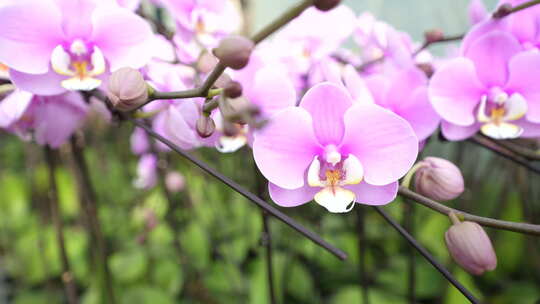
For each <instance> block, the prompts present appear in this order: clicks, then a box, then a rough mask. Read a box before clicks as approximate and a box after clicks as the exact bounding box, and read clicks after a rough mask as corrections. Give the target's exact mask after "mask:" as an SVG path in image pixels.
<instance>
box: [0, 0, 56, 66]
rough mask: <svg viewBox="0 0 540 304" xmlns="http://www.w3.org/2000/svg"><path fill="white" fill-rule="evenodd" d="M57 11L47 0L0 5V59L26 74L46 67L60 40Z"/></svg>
mask: <svg viewBox="0 0 540 304" xmlns="http://www.w3.org/2000/svg"><path fill="white" fill-rule="evenodd" d="M60 22H61V12H60V11H59V10H58V8H57V7H56V5H55V4H54V3H53V2H51V1H49V0H43V1H21V3H17V4H12V5H7V6H4V7H1V8H0V28H2V30H1V31H0V45H1V46H2V47H0V62H2V63H4V64H6V65H7V66H9V67H10V68H12V69H16V70H19V71H21V72H24V73H30V74H43V73H47V71H48V70H49V61H50V58H51V53H52V51H53V49H54V48H55V47H56V46H57V45H59V44H60V43H61V42H62V35H63V34H62V28H61V25H60Z"/></svg>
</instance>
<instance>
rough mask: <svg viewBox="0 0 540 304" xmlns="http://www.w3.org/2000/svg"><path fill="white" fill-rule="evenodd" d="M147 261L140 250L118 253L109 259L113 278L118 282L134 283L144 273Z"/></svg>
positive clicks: (134, 249)
mask: <svg viewBox="0 0 540 304" xmlns="http://www.w3.org/2000/svg"><path fill="white" fill-rule="evenodd" d="M147 266H148V261H147V259H146V255H145V253H144V252H143V251H142V250H137V249H136V248H133V249H128V250H126V251H120V252H117V253H115V254H113V255H112V256H111V257H110V267H111V271H112V274H113V277H114V278H115V280H117V281H118V282H122V283H134V282H136V281H137V280H138V279H140V278H142V277H143V276H144V274H145V273H146V269H147Z"/></svg>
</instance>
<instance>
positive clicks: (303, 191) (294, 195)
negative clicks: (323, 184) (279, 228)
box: [268, 183, 320, 207]
mask: <svg viewBox="0 0 540 304" xmlns="http://www.w3.org/2000/svg"><path fill="white" fill-rule="evenodd" d="M319 190H320V188H317V187H310V186H308V185H304V186H302V187H300V188H297V189H292V190H289V189H285V188H281V187H279V186H276V185H274V184H272V183H268V192H269V194H270V198H271V199H272V200H273V201H274V202H276V204H278V205H280V206H282V207H296V206H300V205H303V204H305V203H307V202H310V201H311V200H313V197H314V196H315V194H317V192H318V191H319Z"/></svg>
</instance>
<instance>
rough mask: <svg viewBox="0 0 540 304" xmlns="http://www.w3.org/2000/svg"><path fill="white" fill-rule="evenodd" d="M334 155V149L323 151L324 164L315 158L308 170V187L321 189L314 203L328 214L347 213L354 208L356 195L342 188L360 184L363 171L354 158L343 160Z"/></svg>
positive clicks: (352, 156)
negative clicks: (323, 208) (328, 212)
mask: <svg viewBox="0 0 540 304" xmlns="http://www.w3.org/2000/svg"><path fill="white" fill-rule="evenodd" d="M335 153H338V154H339V152H337V150H335V147H329V148H328V147H327V149H325V157H324V158H325V162H324V163H321V161H320V160H319V156H315V158H314V159H313V161H312V162H311V165H310V166H309V169H308V174H307V179H308V185H309V186H311V187H320V188H322V189H321V190H320V191H319V192H317V194H316V195H315V197H314V200H315V202H317V203H318V204H319V205H321V206H323V207H325V208H326V209H327V210H328V211H330V212H335V213H342V212H348V211H350V210H351V209H352V208H353V207H354V201H355V199H356V194H355V193H354V192H353V191H351V190H348V189H345V188H344V187H343V186H346V185H354V184H358V183H360V182H362V179H363V176H364V170H363V167H362V164H361V163H360V161H359V160H358V158H356V156H354V155H352V154H350V155H348V156H347V157H346V158H345V159H344V160H343V159H342V157H341V154H339V157H338V156H336V154H335Z"/></svg>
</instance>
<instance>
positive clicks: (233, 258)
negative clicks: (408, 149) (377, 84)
mask: <svg viewBox="0 0 540 304" xmlns="http://www.w3.org/2000/svg"><path fill="white" fill-rule="evenodd" d="M295 2H296V1H293V0H272V1H269V0H253V1H252V5H253V8H254V9H253V14H254V15H253V21H254V23H253V26H254V28H255V29H257V28H260V27H261V26H263V25H264V24H266V23H268V22H269V21H270V20H272V19H273V18H275V17H276V16H277V15H279V13H280V12H282V11H284V10H285V9H286V8H287V7H288V6H290V5H292V4H294V3H295ZM468 2H469V1H467V0H438V1H428V0H409V1H398V0H386V1H382V0H346V1H344V3H345V4H347V5H349V6H351V7H353V8H354V10H355V11H356V12H358V13H361V12H364V11H366V10H369V11H370V12H372V13H373V14H374V15H375V16H377V17H378V18H380V19H382V20H384V21H386V22H388V23H390V24H392V25H394V26H395V27H396V28H397V29H400V30H403V31H406V32H408V33H410V34H411V35H412V37H413V38H414V39H415V40H417V41H419V42H421V40H422V34H423V32H424V31H425V30H427V29H432V28H440V29H442V30H443V31H444V32H445V33H448V34H459V33H463V32H464V31H466V29H467V28H468V27H469V21H468V18H467V11H466V7H467V5H468ZM495 2H496V1H495V0H489V1H486V4H487V5H488V7H489V8H492V7H493V6H494V5H495ZM329 26H331V25H329ZM435 52H441V53H442V52H444V46H442V47H441V46H438V49H436V50H435ZM131 132H132V127H131V126H130V125H129V124H122V125H117V124H115V125H112V126H108V125H106V124H104V123H103V122H102V121H99V120H97V119H96V120H91V121H89V122H88V124H87V127H86V128H85V130H84V132H80V133H79V134H77V136H76V139H75V141H74V144H73V145H72V146H70V145H66V146H65V147H63V148H62V149H61V150H60V151H59V153H57V154H55V155H53V159H54V160H55V161H56V162H57V164H58V168H57V170H56V171H55V179H56V181H57V186H58V197H59V201H60V207H61V213H62V219H63V221H64V229H65V237H66V239H65V241H66V247H67V252H68V256H69V260H70V262H71V267H72V269H73V271H74V280H75V283H76V286H77V291H78V293H79V294H80V295H81V302H82V303H84V304H94V303H105V302H103V300H101V297H100V292H99V290H100V288H101V287H102V285H103V276H102V275H100V274H99V271H98V267H97V266H96V265H95V262H93V261H94V259H93V258H92V257H93V255H95V254H96V253H95V252H96V251H95V250H94V249H95V248H94V247H93V246H91V245H90V244H91V240H90V237H89V233H88V230H89V228H88V227H89V224H88V221H89V219H88V218H87V217H86V216H85V214H87V213H86V212H85V210H83V207H81V206H84V204H81V202H82V201H84V200H85V198H84V195H81V194H80V191H78V189H77V184H78V183H77V178H76V177H77V176H76V174H75V173H76V172H77V170H76V169H75V168H76V166H77V160H76V159H74V158H73V154H72V149H73V147H80V146H81V145H84V146H85V147H86V148H85V150H84V156H85V158H86V160H87V163H88V168H89V172H90V181H91V183H92V184H93V186H94V187H95V192H96V198H95V200H96V202H97V204H98V210H97V211H98V214H99V218H100V223H101V227H102V230H103V233H104V236H105V238H104V242H105V244H106V247H107V249H108V251H107V255H108V261H109V265H110V273H111V276H112V278H113V280H114V285H113V286H112V288H113V289H114V292H115V294H116V302H117V303H121V304H124V303H125V304H128V303H129V304H139V303H140V304H150V303H151V304H169V303H188V304H189V303H251V304H266V303H270V301H269V296H268V284H267V272H266V265H265V251H264V247H263V246H262V244H263V242H264V240H265V238H264V237H262V235H263V234H262V232H263V223H262V215H261V211H260V210H259V209H258V208H256V207H255V206H254V205H253V204H252V203H250V202H248V201H247V200H245V199H243V198H242V197H241V196H240V195H238V194H236V193H234V192H233V191H231V190H230V189H229V188H227V187H226V186H224V185H222V184H220V183H219V182H217V181H216V180H214V179H212V178H211V177H209V176H207V175H205V174H203V173H202V172H201V171H200V170H199V169H197V168H195V167H194V166H193V165H192V164H190V163H188V162H187V161H185V160H184V159H181V158H180V157H178V156H176V155H173V154H170V155H163V156H162V157H161V159H160V167H161V168H162V170H161V173H163V174H164V175H165V174H166V173H168V172H179V173H181V174H182V175H183V177H184V181H185V185H184V187H183V189H181V190H180V191H168V192H166V191H164V190H163V188H162V187H155V188H154V189H152V190H149V191H142V190H137V189H135V188H134V187H133V181H134V179H135V176H136V170H137V161H138V160H137V158H136V157H135V156H134V155H132V153H131V152H130V151H129V145H128V143H129V137H130V135H131ZM194 153H195V154H196V155H197V156H198V157H200V158H202V159H204V160H206V161H208V162H209V163H210V164H211V165H212V166H213V167H215V168H218V169H219V170H220V171H222V172H223V173H225V174H226V175H227V176H230V177H231V178H232V179H234V180H235V181H237V182H239V183H240V184H242V185H244V186H245V187H247V188H249V189H251V190H252V191H254V192H257V191H258V190H259V189H261V185H260V184H258V183H257V180H256V179H254V178H253V177H254V176H255V175H254V172H255V171H254V165H253V161H252V157H251V154H250V152H249V151H248V150H247V148H243V149H242V150H240V151H238V152H236V153H234V154H220V153H219V152H217V151H215V150H212V149H201V150H197V151H196V152H194ZM423 155H424V156H427V155H430V156H440V157H446V158H448V159H450V160H452V161H454V162H456V163H457V164H458V166H459V167H460V168H461V169H462V170H463V172H464V175H465V178H466V186H467V190H466V192H465V193H464V195H463V196H462V197H461V198H460V199H458V200H456V201H454V202H451V203H449V205H451V206H453V207H457V208H461V209H463V210H466V211H469V212H472V213H475V214H479V215H484V216H490V217H496V218H500V219H505V220H513V221H528V222H532V223H537V224H538V223H540V206H539V198H540V190H539V189H538V187H537V185H538V182H539V179H538V177H536V176H533V175H531V174H529V173H528V172H527V171H525V170H524V169H522V168H519V167H516V166H515V165H514V164H512V163H510V162H508V161H506V160H503V159H501V158H498V157H496V156H493V155H492V154H491V153H490V152H489V151H485V150H482V148H480V147H477V146H475V145H473V144H471V143H468V142H462V143H444V142H441V141H439V139H438V138H437V137H436V136H434V137H433V138H432V139H431V141H430V142H429V143H428V145H427V147H426V149H425V150H424V152H423ZM162 177H164V176H162ZM50 187H51V179H50V178H49V176H48V167H47V163H46V161H45V153H44V150H43V148H41V147H38V146H36V145H34V144H32V143H24V142H22V141H20V140H19V139H18V138H16V137H14V136H13V135H8V134H6V133H0V303H15V304H41V303H63V301H64V299H63V296H64V292H63V287H62V280H61V273H62V272H61V264H60V259H59V251H58V249H57V243H56V240H55V236H54V228H53V226H52V225H51V214H50V212H49V211H48V210H49V208H48V201H49V200H48V195H49V194H50V191H49V190H50ZM176 190H178V189H176ZM263 195H266V194H263ZM167 196H169V197H167ZM169 199H170V201H172V202H173V203H174V204H173V205H171V203H170V201H169ZM403 206H405V204H403V203H402V202H401V201H400V200H399V199H398V200H396V201H395V202H394V203H392V204H390V205H388V206H386V207H385V208H384V209H385V210H386V211H388V212H389V213H391V214H392V215H393V216H395V217H396V218H397V219H398V220H400V221H402V220H403V217H402V214H403V211H404V210H403ZM282 210H283V211H284V212H286V213H287V214H289V215H290V216H291V217H293V218H294V219H295V220H297V221H299V222H301V223H303V224H304V225H306V226H307V227H308V228H310V229H312V230H313V231H315V232H317V233H319V234H321V235H322V236H323V237H324V238H325V239H326V240H327V241H329V242H330V243H332V244H333V245H335V246H337V247H338V248H340V249H342V250H344V251H346V252H347V253H348V255H349V258H348V259H347V260H346V261H339V260H338V259H337V258H335V257H334V256H332V255H330V254H329V253H327V252H325V251H324V250H322V249H321V248H319V247H317V246H316V245H314V244H313V243H312V242H310V241H309V240H307V239H306V238H304V237H302V236H300V235H299V234H298V233H296V232H295V231H293V230H291V229H290V228H288V227H286V226H284V225H283V224H282V223H280V222H278V221H276V220H273V219H271V218H270V220H269V227H270V231H271V236H272V242H273V244H272V245H273V258H274V259H273V262H274V265H273V266H274V268H273V273H274V280H275V292H276V296H277V302H278V303H299V304H301V303H305V304H308V303H309V304H313V303H329V304H342V303H360V304H366V303H364V302H362V297H361V288H360V271H359V269H360V267H365V273H366V275H367V284H368V287H369V300H370V303H371V304H394V303H395V304H401V303H408V302H407V299H406V294H407V277H408V272H407V259H408V257H407V256H408V252H409V247H408V244H406V243H405V242H404V240H403V239H402V238H401V237H400V236H399V235H398V234H397V233H396V232H395V231H394V230H393V229H392V228H391V227H390V226H388V225H387V224H386V223H385V222H384V221H383V220H382V218H381V217H380V216H379V215H378V214H377V213H375V212H374V211H373V210H372V209H370V208H369V207H362V206H357V207H356V208H355V210H353V211H352V212H350V213H348V214H330V213H327V212H326V211H325V210H323V209H322V208H320V207H319V206H316V205H314V204H306V205H304V206H301V207H298V208H294V209H282ZM360 215H362V216H363V217H364V222H363V223H364V227H365V240H363V241H359V239H358V229H359V227H360V226H359V221H358V217H359V216H360ZM415 226H416V230H417V231H416V233H415V236H416V237H417V239H418V240H419V241H420V242H421V243H422V244H423V245H424V246H425V247H427V249H428V250H429V251H430V252H431V253H433V254H434V255H435V256H436V257H437V258H438V259H439V260H440V261H441V262H443V263H444V264H445V265H446V266H448V267H449V268H450V269H451V270H452V272H453V273H454V275H455V276H456V277H457V278H458V279H459V280H460V281H461V282H462V283H463V284H464V285H465V286H466V287H468V288H469V289H470V290H471V291H472V292H473V293H474V294H475V295H476V296H477V297H478V298H480V299H482V300H483V303H493V304H507V303H519V304H522V303H523V304H528V303H530V304H534V303H540V302H537V301H538V300H539V299H540V288H539V286H540V241H539V239H538V238H533V237H528V236H524V235H521V234H517V233H512V232H505V231H496V230H493V229H487V232H488V233H489V235H490V237H491V238H492V240H493V243H494V246H495V249H496V252H497V255H498V261H499V264H498V267H497V269H496V270H495V271H493V272H490V273H487V274H485V275H483V276H481V277H473V276H470V275H469V274H467V273H465V272H464V271H462V270H461V269H460V268H459V267H457V266H456V265H455V264H454V263H453V262H452V260H451V259H450V257H449V254H448V252H447V250H446V247H445V244H444V232H445V231H446V230H447V229H448V227H449V226H450V222H449V220H448V219H447V218H446V217H445V216H441V215H440V214H438V213H435V212H432V211H431V210H428V209H426V208H424V207H421V206H418V207H416V208H415ZM361 248H363V249H364V250H365V253H366V262H365V264H364V265H363V266H361V265H360V263H359V252H360V249H361ZM416 288H417V298H418V303H425V304H439V303H443V304H461V303H467V300H466V299H465V298H464V297H463V296H462V295H461V294H460V293H459V292H458V291H457V290H456V289H455V288H454V287H452V286H451V285H449V283H448V282H447V281H446V280H445V279H444V278H443V277H442V276H441V275H440V274H439V273H438V272H437V271H436V270H435V269H434V268H433V267H432V266H431V265H430V264H429V263H428V262H427V261H425V260H424V259H422V258H421V257H420V256H417V258H416Z"/></svg>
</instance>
